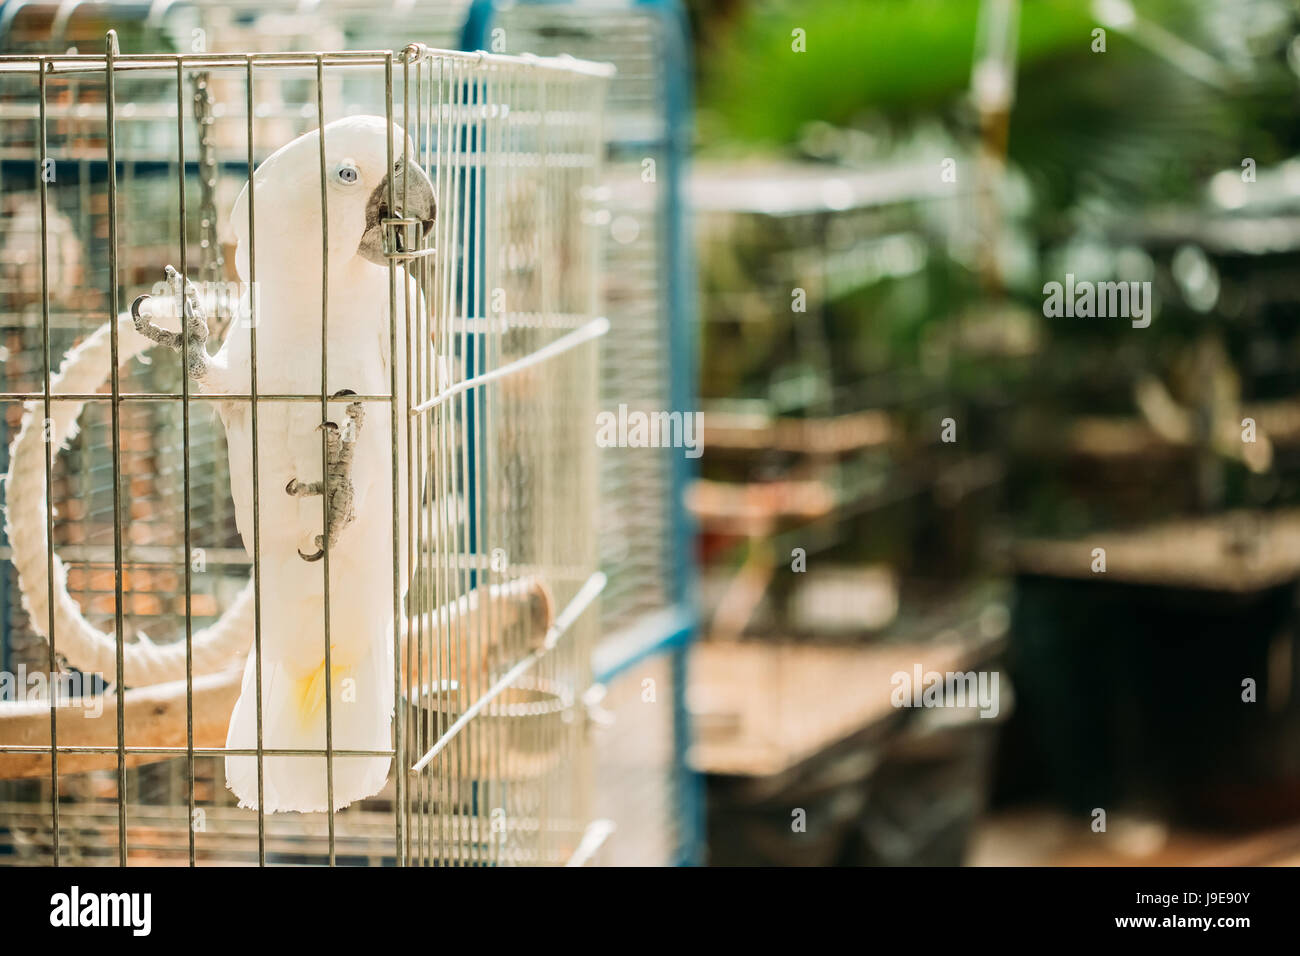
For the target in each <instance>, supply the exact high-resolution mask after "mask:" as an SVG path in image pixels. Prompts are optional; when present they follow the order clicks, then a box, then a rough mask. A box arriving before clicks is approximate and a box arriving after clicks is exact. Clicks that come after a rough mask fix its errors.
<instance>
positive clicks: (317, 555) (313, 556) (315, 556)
mask: <svg viewBox="0 0 1300 956" xmlns="http://www.w3.org/2000/svg"><path fill="white" fill-rule="evenodd" d="M298 557H300V558H302V559H303V560H304V561H319V560H320V559H321V558H323V557H325V549H323V548H322V549H321V550H319V551H317V552H316V553H315V554H303V553H302V549H301V548H299V549H298Z"/></svg>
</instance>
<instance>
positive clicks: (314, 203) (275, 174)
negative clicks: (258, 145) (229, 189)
mask: <svg viewBox="0 0 1300 956" xmlns="http://www.w3.org/2000/svg"><path fill="white" fill-rule="evenodd" d="M390 136H391V140H392V155H393V161H392V163H391V164H390V163H389V160H388V155H389V152H388V144H389V137H390ZM390 182H391V183H392V186H393V198H394V200H395V202H394V204H393V205H392V206H391V207H390V204H389V184H390ZM253 184H254V189H255V193H254V196H255V198H256V203H255V205H254V210H255V212H254V215H255V219H256V224H257V256H258V264H259V268H260V266H261V263H262V261H263V258H264V257H267V256H271V257H279V256H282V255H283V256H287V257H289V259H290V260H292V261H297V262H299V263H301V264H302V265H304V266H309V265H310V264H311V258H312V253H311V251H310V249H309V248H308V247H307V245H306V240H308V237H313V236H319V235H320V229H321V204H322V198H321V182H320V131H319V130H312V131H311V132H310V133H304V134H303V135H302V136H299V137H298V138H297V139H295V140H293V141H292V142H290V143H287V144H286V145H284V146H282V147H280V149H278V150H276V151H275V152H274V153H272V154H271V155H270V156H269V157H267V159H266V160H265V161H264V162H263V163H262V164H261V165H260V166H259V167H258V168H257V172H256V173H254V175H253ZM323 201H324V204H325V208H326V209H327V210H328V212H329V259H330V262H331V264H335V265H337V264H340V263H343V262H346V261H347V260H349V259H351V258H352V257H353V256H360V257H361V258H363V259H365V260H367V261H368V262H373V263H374V264H376V265H386V264H387V260H386V259H385V258H384V248H383V245H384V244H383V238H384V226H383V221H384V220H385V219H394V218H408V219H415V220H418V221H419V222H420V223H421V227H420V236H421V238H423V237H424V236H426V235H428V233H429V230H431V229H432V228H433V221H434V216H435V214H436V202H435V198H434V187H433V182H432V181H431V180H430V179H429V177H428V175H427V174H426V173H425V171H424V170H423V169H422V168H421V167H420V165H419V163H418V162H417V161H416V152H415V148H414V145H413V144H412V143H411V141H410V138H409V137H407V136H406V135H405V134H404V133H403V131H402V130H401V128H400V127H398V126H396V125H390V124H389V123H388V122H387V121H386V120H384V119H383V118H382V117H379V116H349V117H347V118H346V119H341V120H335V121H334V122H333V123H330V124H328V125H327V126H326V127H325V196H324V200H323ZM231 219H232V224H233V226H234V229H235V234H236V235H237V236H238V239H239V246H238V250H237V252H236V263H237V266H238V268H239V272H240V275H241V276H244V277H245V278H247V277H248V276H247V272H248V186H247V185H245V186H244V189H243V192H241V193H240V194H239V198H238V199H237V200H235V207H234V209H233V210H232V211H231ZM401 233H402V230H400V229H399V230H395V233H394V235H395V239H396V242H397V244H398V251H409V250H404V249H402V247H401V243H402V242H404V241H406V238H405V237H403V236H402V235H401Z"/></svg>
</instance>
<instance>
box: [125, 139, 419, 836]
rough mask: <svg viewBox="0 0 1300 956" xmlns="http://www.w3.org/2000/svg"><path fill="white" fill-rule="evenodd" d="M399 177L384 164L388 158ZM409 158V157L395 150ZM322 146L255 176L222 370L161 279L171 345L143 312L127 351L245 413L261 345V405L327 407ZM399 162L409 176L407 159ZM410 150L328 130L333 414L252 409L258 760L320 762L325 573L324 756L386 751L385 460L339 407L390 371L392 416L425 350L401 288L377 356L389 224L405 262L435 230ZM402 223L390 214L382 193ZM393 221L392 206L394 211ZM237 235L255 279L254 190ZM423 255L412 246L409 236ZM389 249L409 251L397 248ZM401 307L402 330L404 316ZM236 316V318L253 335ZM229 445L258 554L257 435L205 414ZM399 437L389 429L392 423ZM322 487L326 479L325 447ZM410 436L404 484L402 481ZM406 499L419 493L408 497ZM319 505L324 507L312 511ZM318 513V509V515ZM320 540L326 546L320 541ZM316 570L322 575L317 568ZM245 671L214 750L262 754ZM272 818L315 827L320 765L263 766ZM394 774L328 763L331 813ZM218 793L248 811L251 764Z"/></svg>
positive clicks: (385, 385) (192, 309) (299, 147)
mask: <svg viewBox="0 0 1300 956" xmlns="http://www.w3.org/2000/svg"><path fill="white" fill-rule="evenodd" d="M390 137H391V139H392V155H393V157H394V160H395V163H394V164H393V165H390V163H389V158H388V156H389V152H388V150H389V142H390ZM404 146H406V147H407V149H406V150H404V149H403V147H404ZM319 150H320V131H319V130H314V131H312V132H310V133H306V134H304V135H303V136H300V137H298V138H297V139H295V140H294V141H293V142H291V143H289V144H287V145H286V146H284V147H282V148H281V149H279V150H277V151H276V152H275V153H274V154H273V155H272V156H270V157H269V158H268V159H267V160H266V161H265V162H263V163H262V164H261V165H260V166H259V167H258V169H257V171H256V173H255V174H254V176H253V183H252V186H253V191H254V193H253V194H254V197H255V202H254V218H255V225H256V237H255V238H256V243H255V246H252V247H251V248H253V249H254V251H255V255H256V266H257V268H256V277H255V281H256V304H255V312H254V314H253V322H252V323H250V322H248V321H246V320H245V321H235V322H232V323H231V325H230V329H229V331H228V333H227V335H226V339H225V342H224V343H223V345H222V347H221V349H220V351H219V352H218V353H217V354H216V355H215V356H209V355H208V353H207V350H206V348H205V342H206V339H207V327H206V322H205V319H204V313H203V310H202V306H201V303H200V300H199V297H198V294H197V290H195V289H194V287H193V286H192V285H190V284H189V283H188V282H187V281H185V280H184V278H183V277H181V276H180V275H179V274H178V273H176V271H175V270H173V269H172V268H171V267H170V266H168V268H167V274H168V277H169V279H170V281H171V282H172V283H173V287H174V289H175V290H176V299H177V300H179V299H180V298H181V295H182V291H181V287H182V285H183V286H184V292H183V295H184V300H185V311H186V316H185V320H184V323H183V329H182V331H181V332H170V331H167V330H166V329H163V328H160V327H159V326H157V325H155V324H154V323H152V322H151V321H149V317H148V316H147V315H143V314H141V307H142V305H143V303H144V300H146V299H147V297H145V296H142V297H141V298H140V299H137V300H136V302H135V303H134V304H133V306H132V315H133V317H134V318H135V322H136V327H137V329H139V331H140V332H142V333H143V334H145V335H147V336H148V337H149V338H151V339H154V340H155V341H157V342H160V343H163V344H165V345H168V346H170V347H172V348H175V349H177V350H178V351H179V350H180V349H181V345H182V341H183V337H185V338H188V340H189V341H188V350H189V356H190V361H189V374H190V375H191V377H192V378H193V379H194V380H195V381H196V382H197V383H198V389H199V392H200V393H202V394H204V395H208V396H213V397H216V396H219V395H220V394H222V393H228V394H248V393H249V392H250V390H251V376H250V371H251V362H250V356H251V352H252V348H251V347H252V339H251V336H250V331H249V328H248V326H249V325H251V324H255V325H256V330H257V388H258V394H259V396H266V395H319V394H320V393H321V381H320V376H321V339H322V326H321V285H322V275H321V259H322V251H321V203H322V200H321V186H320V153H319ZM404 156H406V157H407V159H406V161H405V162H404V161H403V157H404ZM414 156H415V151H414V149H413V148H412V147H411V144H410V141H409V140H408V139H407V138H406V136H405V133H403V132H402V131H401V130H400V129H398V128H397V127H394V126H390V124H389V123H388V122H387V121H386V120H384V119H381V118H379V117H375V116H354V117H349V118H347V119H342V120H338V121H337V122H334V123H330V124H328V125H327V126H326V127H325V177H326V183H325V193H326V199H325V204H326V207H327V208H328V212H329V218H328V252H327V256H328V283H329V285H328V310H329V314H328V338H327V342H328V356H327V362H328V370H327V381H326V385H325V387H326V388H327V389H328V393H329V395H330V396H331V399H332V400H331V401H330V403H329V405H328V408H329V413H328V415H326V416H325V419H326V420H325V421H324V422H323V423H322V414H321V405H320V403H319V402H318V401H317V402H285V401H275V400H261V401H259V404H258V421H257V432H258V437H259V444H258V477H259V487H258V493H259V494H258V512H259V522H260V524H259V536H260V551H261V607H262V617H261V620H262V629H261V634H262V641H261V669H262V742H263V746H264V747H265V748H266V749H303V750H312V751H316V752H319V753H323V752H324V749H325V746H326V699H325V694H326V692H325V686H326V678H325V669H326V662H325V600H324V591H325V588H324V573H323V568H324V565H325V564H328V565H329V579H330V580H329V646H330V655H329V656H330V662H329V663H330V670H331V674H330V688H331V707H332V721H331V724H332V728H333V730H332V744H333V748H334V749H335V750H391V748H392V741H391V737H390V733H391V724H392V715H393V707H394V681H393V632H392V628H393V626H394V621H393V488H392V472H393V459H392V455H393V449H392V442H391V434H392V431H391V421H390V417H389V413H390V407H389V404H388V403H387V401H384V402H368V403H367V402H358V401H352V402H350V401H348V399H347V398H346V397H345V396H348V395H360V396H379V395H383V396H386V395H388V394H390V387H391V379H392V375H391V369H392V365H391V363H392V362H393V361H394V359H395V358H396V361H397V362H398V369H399V374H398V408H399V409H403V408H405V375H404V372H402V371H401V370H402V368H403V363H404V355H405V342H406V337H407V334H408V329H409V330H410V334H411V335H413V336H415V339H414V340H415V341H417V342H421V341H427V326H426V325H425V323H424V309H423V307H422V306H423V303H422V299H421V296H420V294H419V291H418V289H417V288H416V285H415V282H414V279H413V278H411V277H409V276H408V275H407V274H406V270H405V267H399V269H398V283H397V302H398V315H397V341H398V355H397V356H396V357H394V356H392V355H390V354H389V353H390V340H389V336H390V322H391V317H390V310H389V270H388V261H387V259H386V258H385V255H384V249H383V230H384V225H383V220H384V219H389V218H406V219H408V220H417V221H418V222H419V225H418V226H415V227H413V228H412V229H411V230H410V231H408V232H407V233H406V236H407V238H406V239H405V240H404V241H405V242H406V243H410V242H412V241H421V240H423V238H424V237H425V236H427V234H428V232H429V230H430V229H431V228H432V225H433V220H434V214H435V197H434V187H433V183H432V182H431V181H430V179H429V177H428V175H427V174H425V172H424V171H423V170H422V169H421V168H420V167H419V165H418V163H417V162H416V161H415V159H414ZM390 179H391V180H392V181H393V185H394V187H395V189H394V192H395V195H396V201H397V208H396V209H394V210H390V208H389V181H390ZM403 202H404V203H405V206H404V207H403ZM231 220H232V224H233V226H234V229H235V232H236V235H237V237H238V247H237V249H236V266H237V269H238V272H239V276H240V278H241V279H242V280H244V281H245V282H250V281H252V280H253V279H254V276H253V275H252V271H251V270H250V268H249V254H250V243H249V223H248V186H247V185H245V187H244V190H243V192H242V193H241V194H240V196H239V198H238V199H237V200H236V202H235V206H234V209H233V211H232V213H231ZM417 236H418V239H416V238H415V237H417ZM395 242H396V243H397V245H398V249H399V250H402V251H409V250H404V249H403V240H402V239H401V238H400V237H399V238H398V239H397V240H395ZM408 301H409V302H411V303H413V310H414V314H413V315H411V316H410V318H409V322H408V317H407V315H406V305H407V302H408ZM247 308H248V305H247V302H245V303H243V310H242V312H241V314H242V315H244V316H247V315H248V312H247ZM217 408H218V412H219V414H220V416H221V419H222V422H223V423H224V425H225V429H226V442H227V446H228V451H229V455H230V476H231V493H232V496H233V498H234V502H235V514H236V520H237V524H238V527H239V532H240V535H241V536H242V538H243V541H244V546H245V548H246V549H247V550H248V551H249V553H250V554H251V553H252V550H253V510H254V509H253V459H252V447H253V443H252V435H253V428H252V416H251V408H250V403H249V402H248V401H240V400H232V401H229V402H220V401H218V403H217ZM399 424H400V423H399ZM322 429H324V432H325V435H324V438H325V441H326V446H327V452H326V456H325V457H326V459H327V466H326V471H327V474H326V475H325V476H322V434H321V431H322ZM405 432H406V429H405V428H404V427H399V428H398V429H397V434H398V438H399V442H398V444H399V461H400V463H399V467H398V474H400V475H405V474H406V468H407V466H406V448H405ZM417 487H419V486H418V485H417ZM322 492H323V494H322ZM322 498H324V504H323V505H322ZM401 498H402V500H401V502H400V505H399V509H400V511H401V514H400V516H399V521H400V532H399V533H400V535H401V538H400V539H399V540H401V541H402V542H403V545H402V546H401V548H400V549H399V551H400V553H401V558H400V560H401V561H402V567H401V568H400V569H399V578H398V580H399V581H400V583H401V589H402V590H403V591H404V590H405V588H406V581H407V569H406V567H405V557H406V555H405V552H406V549H405V544H404V542H405V535H406V520H407V515H406V500H405V498H406V496H405V495H402V496H401ZM326 522H328V526H329V532H328V539H326V538H325V535H324V531H325V523H326ZM326 548H328V550H329V560H328V562H323V561H321V558H323V557H324V552H325V549H326ZM255 658H256V655H255V654H254V653H250V654H249V656H248V661H247V665H246V667H245V671H244V678H243V685H242V688H241V693H240V697H239V701H238V703H236V705H235V709H234V713H233V714H232V715H231V718H230V729H229V731H228V734H227V740H226V746H227V747H228V748H232V749H248V750H251V749H255V748H256V746H257V678H256V666H257V664H256V659H255ZM263 759H264V778H263V792H264V803H263V807H264V809H265V810H266V811H267V812H276V811H323V810H327V809H329V800H328V798H327V778H326V761H325V759H324V758H322V757H320V756H270V757H264V758H263ZM389 766H390V758H388V757H377V756H351V757H349V756H340V757H335V758H334V760H333V767H334V770H333V790H334V792H333V798H334V799H333V808H334V809H339V808H341V807H344V806H347V805H348V804H349V803H351V802H353V801H355V800H359V799H361V798H363V797H367V796H371V795H373V794H375V793H377V792H378V791H379V790H380V789H381V788H382V787H383V785H384V783H385V781H386V780H387V777H388V771H389ZM226 785H227V786H228V787H229V788H230V789H231V790H232V791H233V792H234V793H235V795H236V796H237V797H238V798H239V804H240V806H242V807H252V808H256V807H257V805H258V774H257V758H256V757H254V756H230V757H227V758H226Z"/></svg>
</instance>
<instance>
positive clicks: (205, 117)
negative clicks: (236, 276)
mask: <svg viewBox="0 0 1300 956" xmlns="http://www.w3.org/2000/svg"><path fill="white" fill-rule="evenodd" d="M190 81H191V82H192V83H193V84H194V123H195V125H196V126H197V127H198V132H199V248H200V249H201V250H202V252H201V256H202V258H201V259H200V266H199V278H200V279H201V280H202V281H203V282H205V283H217V282H222V281H224V280H225V265H226V263H225V259H224V257H223V256H222V255H221V242H220V239H219V238H218V236H217V200H216V193H217V150H216V147H215V146H214V145H213V143H212V127H213V122H214V119H213V116H212V94H211V92H210V91H209V89H208V74H207V73H191V74H190ZM208 288H214V286H212V285H209V286H208ZM231 315H232V310H231V309H229V308H219V309H213V310H212V314H211V316H210V324H211V326H212V329H211V333H212V335H213V337H214V338H215V339H216V341H218V342H220V341H222V339H223V338H224V336H225V332H226V326H227V325H228V324H229V323H230V318H231Z"/></svg>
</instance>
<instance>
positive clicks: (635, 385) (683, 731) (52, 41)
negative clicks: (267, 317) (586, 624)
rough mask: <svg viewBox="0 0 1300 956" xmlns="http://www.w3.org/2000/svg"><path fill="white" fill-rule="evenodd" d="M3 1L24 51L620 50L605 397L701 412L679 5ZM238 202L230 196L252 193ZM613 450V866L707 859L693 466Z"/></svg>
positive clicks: (657, 451)
mask: <svg viewBox="0 0 1300 956" xmlns="http://www.w3.org/2000/svg"><path fill="white" fill-rule="evenodd" d="M4 11H5V13H6V15H7V19H6V18H5V17H0V23H7V24H8V25H9V26H8V28H7V30H6V31H4V32H0V49H5V50H8V51H17V50H21V49H25V48H31V47H35V48H39V49H41V50H44V51H47V52H48V51H50V50H57V51H59V52H61V51H62V50H64V49H66V48H68V47H69V46H76V45H77V44H79V43H83V44H84V43H93V44H97V43H98V42H99V40H98V39H97V37H99V36H102V33H103V30H104V29H107V27H109V26H116V27H117V28H118V29H119V31H120V32H121V33H122V35H123V36H124V37H131V36H136V35H138V36H139V37H140V43H141V48H149V49H166V50H176V51H180V52H185V51H191V52H197V50H196V46H197V47H198V48H201V49H205V50H210V51H212V52H222V51H228V50H229V51H244V50H263V49H272V50H274V49H280V50H283V49H320V48H329V49H354V50H357V49H396V48H400V47H401V46H402V45H403V44H404V43H406V42H407V41H408V40H409V39H410V38H411V37H417V38H419V39H420V40H421V41H422V42H425V43H428V44H430V45H435V46H442V47H448V48H459V49H463V50H486V51H489V52H492V53H509V54H525V53H535V54H540V55H566V54H567V55H573V56H577V57H581V58H585V59H588V60H601V61H609V62H612V63H614V65H615V66H616V67H617V73H616V74H615V76H614V78H613V79H612V80H611V81H610V91H609V101H608V104H607V110H606V116H607V122H606V126H605V134H604V135H605V143H606V161H605V166H604V170H605V175H604V178H603V180H602V183H601V187H600V188H601V195H600V200H601V204H602V208H601V209H600V210H599V211H598V212H597V215H598V217H599V220H600V221H599V223H598V224H597V225H598V228H599V230H600V232H601V234H602V235H603V236H604V240H603V255H604V259H605V263H606V268H605V270H604V272H603V278H602V282H603V287H602V293H603V296H604V299H605V302H606V313H607V315H608V316H609V320H610V332H609V334H608V335H606V336H605V337H604V339H603V340H602V344H601V350H602V378H601V386H600V394H601V398H600V402H599V408H600V409H602V410H611V411H617V409H618V408H619V406H620V405H626V406H628V408H629V409H632V410H645V411H651V412H654V411H681V412H687V411H693V410H694V409H695V408H696V398H695V393H696V365H697V363H696V358H695V354H696V350H697V347H696V340H695V336H696V333H695V331H694V330H695V312H696V295H695V285H694V283H695V278H694V274H693V256H692V254H691V249H692V241H691V240H692V233H691V229H690V226H689V223H688V220H687V215H686V208H687V205H686V196H685V182H686V173H687V156H688V155H689V151H690V148H691V135H692V130H691V106H690V104H691V97H692V90H691V84H690V74H691V62H690V40H689V35H688V29H687V23H686V15H685V11H684V10H683V8H682V5H681V4H680V2H678V0H654V2H632V0H613V2H607V0H575V2H560V3H556V2H522V3H504V2H495V0H437V2H419V3H414V2H404V0H394V2H391V3H381V4H379V5H376V4H375V3H371V2H367V0H321V2H320V3H315V4H300V3H297V2H289V0H266V2H251V0H234V2H231V3H226V2H215V0H194V2H189V3H186V2H176V3H171V4H155V5H153V6H150V7H143V6H131V5H129V4H125V3H121V4H119V3H108V4H71V5H68V4H64V5H60V4H57V3H31V2H28V3H15V2H13V0H10V2H9V3H7V4H5V5H4ZM94 48H96V49H97V47H94ZM214 82H217V83H220V82H221V79H220V78H219V77H218V78H216V79H215V80H214ZM278 95H279V94H278V93H277V94H272V93H268V96H269V97H272V98H270V99H268V100H267V101H266V102H264V103H259V104H258V107H257V108H258V111H259V114H260V115H259V119H264V120H265V121H267V122H271V121H272V120H273V117H274V115H275V114H276V113H277V112H279V111H281V110H283V111H284V112H287V113H292V112H293V110H294V109H295V108H296V105H297V104H296V103H295V102H293V101H292V100H288V101H286V102H285V103H284V104H277V102H276V100H275V99H274V98H273V97H274V96H278ZM219 127H220V124H218V128H219ZM233 188H238V187H237V185H235V186H234V187H233ZM222 199H224V202H225V204H224V205H223V204H222V202H220V201H218V203H217V208H218V209H224V208H226V206H228V204H229V201H230V200H231V199H233V194H231V195H230V196H229V197H225V196H223V197H222ZM217 226H218V228H219V227H220V223H218V224H217ZM216 251H218V252H220V251H221V248H220V245H219V244H218V246H217V247H216ZM599 455H600V468H601V504H600V509H601V511H600V516H599V521H600V531H599V540H600V545H599V548H600V556H601V557H600V564H601V568H602V570H603V571H604V572H605V573H606V574H607V575H608V581H609V583H608V585H607V587H606V590H605V592H604V594H603V595H602V638H601V641H600V642H599V647H598V649H597V650H596V652H595V654H596V657H595V660H594V663H593V666H594V668H595V671H596V676H597V679H598V683H599V684H600V685H601V687H602V688H604V689H605V691H606V692H607V693H606V696H605V699H604V701H603V703H601V704H600V705H599V708H598V710H597V711H596V712H597V713H598V715H599V718H600V720H601V726H602V728H603V730H602V733H601V734H599V736H598V743H597V754H598V756H597V768H598V769H597V779H598V782H597V791H598V794H599V800H600V801H601V804H602V811H601V812H602V815H603V816H605V817H608V818H610V819H611V820H613V821H614V822H615V824H616V825H617V827H618V829H617V832H616V834H615V835H613V836H611V837H610V839H609V840H608V841H607V847H606V853H605V854H604V856H603V859H604V860H606V861H608V862H621V863H643V864H668V863H688V862H693V861H696V860H698V859H699V854H700V850H699V848H700V840H701V835H702V833H701V824H702V801H701V790H700V787H699V785H698V782H697V780H696V778H695V777H694V775H693V774H692V773H691V772H690V771H689V770H688V768H687V761H686V752H687V747H688V742H689V740H690V727H689V719H688V713H687V709H686V702H685V697H686V657H687V649H688V647H689V644H690V641H691V639H692V637H693V635H694V633H695V628H696V616H697V612H696V600H695V595H694V581H695V577H696V574H695V569H696V563H695V534H694V522H693V520H692V518H691V517H690V515H689V514H688V512H687V509H686V505H685V501H686V489H687V487H688V485H689V483H690V481H691V480H692V478H693V475H694V469H693V466H694V462H693V460H691V459H688V458H686V457H685V456H684V455H683V453H682V450H681V449H671V448H670V449H663V448H609V449H601V450H600V451H599ZM218 457H220V456H218ZM597 694H599V691H598V692H597Z"/></svg>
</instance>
